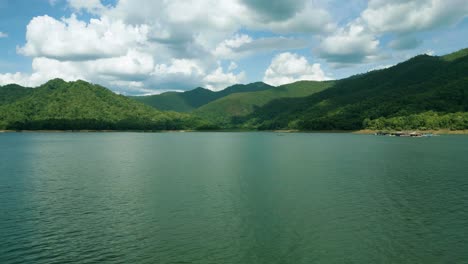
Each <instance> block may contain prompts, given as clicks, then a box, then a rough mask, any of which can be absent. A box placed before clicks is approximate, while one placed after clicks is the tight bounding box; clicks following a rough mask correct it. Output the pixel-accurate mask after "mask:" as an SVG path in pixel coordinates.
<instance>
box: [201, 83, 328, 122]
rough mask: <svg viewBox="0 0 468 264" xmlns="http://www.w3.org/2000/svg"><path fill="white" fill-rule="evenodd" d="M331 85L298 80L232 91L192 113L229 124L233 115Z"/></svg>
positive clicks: (245, 112)
mask: <svg viewBox="0 0 468 264" xmlns="http://www.w3.org/2000/svg"><path fill="white" fill-rule="evenodd" d="M332 85H333V82H331V81H330V82H316V81H299V82H295V83H291V84H286V85H282V86H278V87H274V88H271V89H268V90H264V91H256V92H244V93H234V94H230V95H228V96H225V97H222V98H220V99H218V100H215V101H212V102H210V103H208V104H206V105H203V106H202V107H200V108H198V109H196V110H195V111H194V114H196V115H198V116H201V117H203V118H205V119H207V120H211V121H213V122H216V123H218V124H219V125H221V126H229V124H230V123H231V122H232V119H233V118H235V117H240V116H246V115H248V114H251V113H253V112H254V111H255V110H256V109H257V108H259V107H261V106H263V105H265V104H267V103H269V102H271V101H273V100H275V99H280V98H289V97H304V96H308V95H311V94H314V93H317V92H320V91H323V90H324V89H326V88H328V87H330V86H332Z"/></svg>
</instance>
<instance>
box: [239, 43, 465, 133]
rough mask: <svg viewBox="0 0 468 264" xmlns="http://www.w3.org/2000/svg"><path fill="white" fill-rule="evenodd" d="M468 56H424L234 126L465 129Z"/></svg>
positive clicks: (277, 104) (266, 109) (282, 103)
mask: <svg viewBox="0 0 468 264" xmlns="http://www.w3.org/2000/svg"><path fill="white" fill-rule="evenodd" d="M467 54H468V52H467V50H466V49H465V50H462V51H459V52H456V53H453V54H449V55H447V56H443V57H434V56H428V55H420V56H417V57H414V58H412V59H410V60H408V61H406V62H403V63H400V64H398V65H395V66H393V67H391V68H388V69H383V70H377V71H372V72H369V73H366V74H361V75H356V76H352V77H350V78H347V79H342V80H339V81H336V82H335V84H334V85H333V86H332V87H330V88H328V89H326V90H324V91H322V92H319V93H316V94H313V95H311V96H307V97H303V98H284V99H279V100H275V101H272V102H270V103H268V104H266V105H265V106H263V107H261V108H259V109H257V110H256V111H255V112H254V113H252V114H250V115H248V116H245V117H244V118H242V119H241V120H237V122H236V123H237V125H240V126H245V127H250V128H259V129H286V128H287V129H300V130H331V129H338V130H355V129H362V128H372V129H439V128H450V129H466V128H468V115H467V114H466V112H468V56H467Z"/></svg>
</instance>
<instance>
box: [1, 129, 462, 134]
mask: <svg viewBox="0 0 468 264" xmlns="http://www.w3.org/2000/svg"><path fill="white" fill-rule="evenodd" d="M118 132H133V133H135V132H137V133H184V132H271V133H352V134H358V135H373V134H376V133H378V132H382V131H381V130H371V129H362V130H296V129H285V130H281V129H280V130H247V129H221V130H91V129H85V130H0V133H118ZM391 132H394V131H391ZM403 132H407V133H411V132H415V133H421V134H434V135H468V130H449V129H439V130H404V131H403Z"/></svg>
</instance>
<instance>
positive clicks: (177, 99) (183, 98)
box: [132, 82, 273, 112]
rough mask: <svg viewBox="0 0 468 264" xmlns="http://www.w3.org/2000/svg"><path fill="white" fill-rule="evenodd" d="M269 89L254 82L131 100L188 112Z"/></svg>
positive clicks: (139, 97) (263, 84) (159, 107)
mask: <svg viewBox="0 0 468 264" xmlns="http://www.w3.org/2000/svg"><path fill="white" fill-rule="evenodd" d="M270 88H273V86H270V85H268V84H266V83H263V82H256V83H250V84H246V85H244V84H236V85H233V86H230V87H227V88H226V89H224V90H221V91H218V92H213V91H211V90H208V89H205V88H201V87H198V88H196V89H193V90H190V91H186V92H166V93H162V94H158V95H149V96H134V97H132V98H133V99H135V100H137V101H140V102H142V103H144V104H147V105H150V106H152V107H154V108H156V109H158V110H171V111H177V112H190V111H192V110H194V109H196V108H198V107H200V106H203V105H205V104H207V103H209V102H211V101H214V100H216V99H219V98H222V97H225V96H228V95H230V94H235V93H244V92H255V91H263V90H267V89H270Z"/></svg>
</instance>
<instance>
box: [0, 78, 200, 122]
mask: <svg viewBox="0 0 468 264" xmlns="http://www.w3.org/2000/svg"><path fill="white" fill-rule="evenodd" d="M4 88H5V87H1V88H0V94H1V97H0V98H14V99H12V100H13V102H12V103H9V104H5V103H3V105H1V106H0V129H9V130H86V129H92V130H175V129H201V128H204V127H209V125H207V124H206V123H204V122H203V121H201V120H200V119H199V118H196V117H193V116H190V115H187V114H181V113H176V112H161V111H158V110H156V109H154V108H152V107H149V106H146V105H144V104H142V103H139V102H136V101H134V100H132V99H130V98H127V97H125V96H122V95H117V94H115V93H113V92H111V91H110V90H108V89H106V88H104V87H101V86H99V85H93V84H90V83H87V82H84V81H76V82H65V81H63V80H60V79H55V80H51V81H49V82H47V83H46V84H44V85H42V86H40V87H38V88H34V89H32V88H23V87H19V86H16V87H14V89H11V87H8V89H4Z"/></svg>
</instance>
